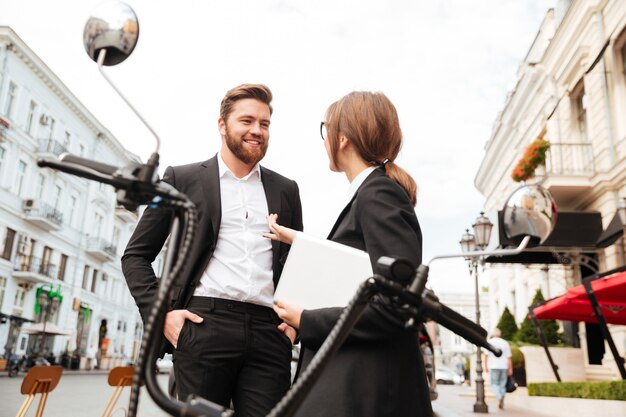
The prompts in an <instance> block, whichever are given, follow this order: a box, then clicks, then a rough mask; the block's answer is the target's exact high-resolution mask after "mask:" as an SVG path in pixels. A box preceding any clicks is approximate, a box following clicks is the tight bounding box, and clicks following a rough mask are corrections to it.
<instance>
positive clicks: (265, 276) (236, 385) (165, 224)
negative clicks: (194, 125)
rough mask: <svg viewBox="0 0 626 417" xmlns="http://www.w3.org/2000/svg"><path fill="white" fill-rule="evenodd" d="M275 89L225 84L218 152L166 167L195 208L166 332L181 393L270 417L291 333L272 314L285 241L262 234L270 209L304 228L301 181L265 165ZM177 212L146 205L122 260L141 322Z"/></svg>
mask: <svg viewBox="0 0 626 417" xmlns="http://www.w3.org/2000/svg"><path fill="white" fill-rule="evenodd" d="M271 101H272V93H271V91H270V89H269V88H268V87H266V86H265V85H262V84H243V85H240V86H238V87H235V88H233V89H231V90H229V91H228V92H227V93H226V95H225V97H224V99H223V100H222V102H221V106H220V115H219V119H218V120H217V126H218V129H219V132H220V135H221V140H222V143H221V148H220V151H219V152H218V153H217V155H215V156H214V157H212V158H211V159H209V160H207V161H204V162H197V163H192V164H189V165H184V166H176V167H168V168H167V169H166V170H165V173H164V175H163V181H164V182H166V183H168V184H170V185H172V186H173V187H174V188H176V189H177V190H178V191H180V192H182V193H184V194H186V195H187V196H188V197H189V198H190V199H191V200H192V201H193V203H194V204H195V205H196V207H197V209H198V213H199V218H198V224H197V228H196V235H195V239H194V241H193V243H192V245H191V249H190V253H189V256H188V257H187V259H186V260H185V263H184V264H185V267H184V268H183V270H182V272H181V275H180V277H179V279H178V280H177V281H176V282H175V283H174V284H173V290H172V291H171V296H170V299H169V300H168V301H167V302H168V304H167V306H168V309H169V312H168V313H167V315H166V317H165V324H164V329H163V331H164V334H165V337H166V339H167V341H168V342H169V343H170V344H171V346H172V347H173V349H174V352H173V356H174V374H175V378H176V384H177V393H178V398H179V399H181V400H186V399H187V397H188V395H189V394H196V395H199V396H201V397H204V398H206V399H208V400H210V401H213V402H215V403H218V404H221V405H223V406H225V407H229V406H230V404H231V401H232V404H233V406H234V409H235V413H236V414H237V416H241V417H248V416H265V415H266V414H268V413H269V411H270V410H271V409H272V408H273V407H274V405H275V404H276V403H277V402H278V400H279V399H280V398H282V397H283V395H284V394H285V393H286V391H287V390H288V389H289V386H290V383H291V374H290V363H291V349H292V342H293V340H294V338H295V331H294V330H293V329H292V328H290V327H288V326H287V325H286V324H284V323H281V321H280V320H279V318H278V316H277V315H276V313H275V312H274V311H273V310H272V308H271V307H272V305H273V294H274V288H275V286H276V284H277V283H278V280H279V278H280V274H281V271H282V265H283V263H284V261H285V259H286V256H287V253H288V251H289V245H286V244H279V243H278V242H276V243H275V244H272V242H271V241H270V240H268V239H265V238H264V237H263V233H266V232H268V231H269V229H268V223H267V215H268V213H275V212H278V213H279V214H280V216H281V218H282V219H284V221H285V223H287V224H288V225H289V227H292V228H294V229H296V230H302V208H301V204H300V195H299V191H298V185H297V184H296V182H295V181H292V180H290V179H288V178H285V177H283V176H281V175H279V174H278V173H276V172H273V171H270V170H269V169H267V168H265V167H262V166H260V165H259V162H260V161H261V160H262V159H263V157H264V156H265V152H266V151H267V147H268V143H269V138H270V130H269V128H270V118H271V114H272V107H271ZM171 223H172V214H171V211H170V209H168V208H164V207H155V208H147V209H146V210H145V212H144V214H143V216H142V218H141V220H140V221H139V224H138V225H137V228H136V229H135V231H134V233H133V235H132V237H131V239H130V241H129V243H128V246H127V247H126V250H125V252H124V256H123V257H122V268H123V272H124V276H125V278H126V281H127V283H128V287H129V289H130V292H131V294H132V295H133V297H134V298H135V301H136V303H137V306H138V307H139V311H140V313H141V316H142V318H143V320H144V321H145V320H146V318H147V317H148V315H149V312H150V309H151V307H152V304H153V302H154V300H155V296H156V293H157V287H158V280H157V278H156V276H155V273H154V270H153V269H152V262H153V261H154V260H155V258H156V257H157V256H158V255H159V253H160V252H161V249H162V247H163V245H164V243H165V241H166V240H167V238H168V234H169V229H170V225H171Z"/></svg>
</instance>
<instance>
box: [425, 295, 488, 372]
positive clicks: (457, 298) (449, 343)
mask: <svg viewBox="0 0 626 417" xmlns="http://www.w3.org/2000/svg"><path fill="white" fill-rule="evenodd" d="M437 296H438V297H439V301H441V302H442V303H443V304H445V305H446V306H447V307H450V308H451V309H453V310H454V311H456V312H457V313H459V314H461V315H462V316H464V317H465V318H467V319H468V320H470V321H472V322H474V323H475V322H476V296H475V295H474V294H473V293H472V294H470V293H452V292H445V293H443V292H442V293H438V294H437ZM479 304H480V325H481V326H482V327H483V328H484V329H486V330H487V331H488V332H489V333H491V331H492V330H493V327H494V326H495V324H493V322H492V321H491V320H490V316H489V299H488V292H487V291H485V289H480V293H479ZM438 329H439V337H438V339H439V346H436V347H435V349H436V355H435V358H436V359H437V362H438V364H443V365H446V366H452V365H453V362H454V361H455V360H458V358H459V357H462V358H463V359H465V358H470V357H471V362H474V361H475V352H476V346H475V345H473V344H472V343H470V342H468V341H467V340H465V339H463V338H462V337H461V336H459V335H457V334H456V333H454V332H452V331H450V330H448V329H446V328H445V327H443V326H438Z"/></svg>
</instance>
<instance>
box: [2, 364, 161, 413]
mask: <svg viewBox="0 0 626 417" xmlns="http://www.w3.org/2000/svg"><path fill="white" fill-rule="evenodd" d="M2 375H3V376H2V377H0V404H2V407H0V417H14V416H15V415H16V414H17V411H18V410H19V409H20V406H21V405H22V403H23V402H24V399H25V398H26V396H25V395H21V394H20V386H21V385H22V379H23V377H24V376H23V374H20V376H18V377H16V378H9V377H7V376H6V373H3V374H2ZM107 376H108V375H107V374H106V373H87V372H85V373H83V372H81V373H65V374H64V375H63V376H62V377H61V381H60V382H59V385H58V386H57V387H56V389H55V390H54V391H52V392H51V393H50V395H49V396H48V401H47V403H46V408H45V411H44V414H43V415H44V416H46V417H90V416H93V417H98V416H101V415H102V412H103V411H104V408H105V407H106V405H107V403H108V402H109V398H111V395H112V394H113V391H114V387H111V386H109V384H108V383H107ZM158 380H159V384H160V385H161V388H162V389H163V390H164V391H165V390H166V389H167V375H159V376H158ZM39 397H40V396H39V395H38V396H37V397H36V398H35V401H33V403H32V404H31V406H30V409H29V412H28V414H27V415H29V416H30V415H34V413H35V410H36V409H37V404H38V402H39ZM129 397H130V387H126V388H124V391H123V392H122V395H121V396H120V398H119V400H118V402H117V404H116V407H115V410H116V411H115V412H114V413H113V416H117V417H119V416H123V415H125V412H123V411H121V410H120V408H124V409H127V408H128V400H129ZM137 415H138V417H165V416H167V415H168V414H166V413H165V412H164V411H161V410H160V409H159V408H158V407H157V406H156V404H154V402H153V401H152V399H151V398H150V396H149V395H148V393H147V391H146V389H145V387H144V388H142V389H141V395H140V396H139V409H138V413H137Z"/></svg>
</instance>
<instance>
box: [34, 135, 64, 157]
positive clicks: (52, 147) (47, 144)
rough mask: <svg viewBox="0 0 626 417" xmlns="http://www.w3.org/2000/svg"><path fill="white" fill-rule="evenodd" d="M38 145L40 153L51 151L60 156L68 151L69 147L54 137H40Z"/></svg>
mask: <svg viewBox="0 0 626 417" xmlns="http://www.w3.org/2000/svg"><path fill="white" fill-rule="evenodd" d="M38 145H39V148H38V151H39V152H40V153H51V154H53V155H55V156H59V155H61V154H62V153H63V152H67V148H66V147H65V146H63V145H61V143H59V142H58V141H56V140H54V139H39V140H38Z"/></svg>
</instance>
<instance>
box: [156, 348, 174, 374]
mask: <svg viewBox="0 0 626 417" xmlns="http://www.w3.org/2000/svg"><path fill="white" fill-rule="evenodd" d="M173 367H174V362H173V361H172V354H171V353H166V354H165V355H163V357H162V358H159V359H157V361H156V368H157V371H158V372H159V373H160V374H167V373H169V372H170V371H171V370H172V368H173Z"/></svg>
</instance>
